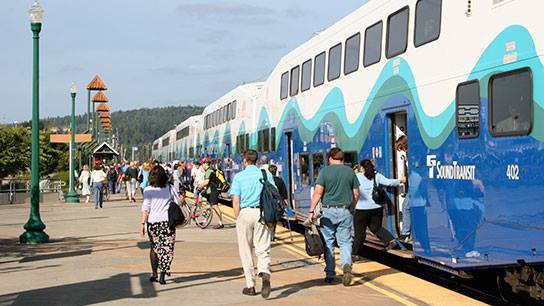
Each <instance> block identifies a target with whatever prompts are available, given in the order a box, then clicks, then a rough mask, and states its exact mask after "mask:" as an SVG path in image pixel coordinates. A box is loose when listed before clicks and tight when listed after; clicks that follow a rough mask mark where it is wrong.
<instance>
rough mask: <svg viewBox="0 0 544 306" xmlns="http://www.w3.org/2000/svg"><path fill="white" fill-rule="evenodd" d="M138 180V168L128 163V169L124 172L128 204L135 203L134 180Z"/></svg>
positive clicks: (134, 163) (133, 163) (132, 163)
mask: <svg viewBox="0 0 544 306" xmlns="http://www.w3.org/2000/svg"><path fill="white" fill-rule="evenodd" d="M137 179H138V168H136V162H130V167H129V168H128V169H127V170H126V171H125V181H126V184H127V194H128V198H129V201H130V202H134V203H136V180H137Z"/></svg>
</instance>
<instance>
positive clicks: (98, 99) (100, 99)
mask: <svg viewBox="0 0 544 306" xmlns="http://www.w3.org/2000/svg"><path fill="white" fill-rule="evenodd" d="M93 102H104V103H107V102H110V99H108V97H106V95H105V94H104V92H103V91H99V92H97V93H96V94H95V95H94V97H93Z"/></svg>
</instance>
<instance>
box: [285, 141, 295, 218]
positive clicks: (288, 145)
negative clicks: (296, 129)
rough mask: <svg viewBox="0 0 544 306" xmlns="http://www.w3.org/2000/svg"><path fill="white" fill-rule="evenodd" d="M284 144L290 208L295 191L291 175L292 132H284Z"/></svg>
mask: <svg viewBox="0 0 544 306" xmlns="http://www.w3.org/2000/svg"><path fill="white" fill-rule="evenodd" d="M285 144H286V148H287V150H286V155H287V156H286V158H285V160H286V165H285V166H286V168H287V169H286V171H285V174H284V177H285V175H286V176H287V197H288V201H289V205H291V208H293V209H295V201H294V199H293V194H294V192H295V189H294V182H293V180H294V177H293V133H292V132H287V133H285Z"/></svg>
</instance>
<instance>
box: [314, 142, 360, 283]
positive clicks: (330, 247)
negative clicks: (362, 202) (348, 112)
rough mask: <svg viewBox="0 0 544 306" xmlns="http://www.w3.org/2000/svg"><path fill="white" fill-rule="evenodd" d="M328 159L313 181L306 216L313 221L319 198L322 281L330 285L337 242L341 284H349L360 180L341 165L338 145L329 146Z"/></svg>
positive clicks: (341, 154) (341, 153)
mask: <svg viewBox="0 0 544 306" xmlns="http://www.w3.org/2000/svg"><path fill="white" fill-rule="evenodd" d="M328 158H329V166H328V167H325V168H323V170H321V171H320V172H319V176H318V177H317V181H316V183H315V190H314V194H313V196H312V201H311V204H310V211H309V212H308V219H309V220H310V221H312V222H313V219H314V217H315V209H316V207H317V204H318V203H319V202H320V201H321V203H322V204H321V207H322V209H323V213H322V215H321V219H320V222H321V228H320V231H321V234H322V235H323V238H324V240H325V262H326V267H325V282H326V283H327V284H331V283H332V282H333V280H334V277H335V275H336V261H335V259H334V246H335V245H336V244H338V246H339V247H340V264H341V267H342V272H343V273H344V275H343V276H342V283H343V284H344V286H349V285H350V284H351V278H352V275H351V264H352V260H351V251H352V250H351V249H352V244H353V238H352V236H351V229H352V227H353V216H352V211H353V210H354V209H355V205H356V204H357V201H358V200H359V180H358V179H357V176H355V173H354V172H353V170H352V169H351V168H350V167H347V166H345V165H344V164H343V162H344V152H343V151H342V150H341V149H340V148H332V149H331V150H330V151H329V154H328Z"/></svg>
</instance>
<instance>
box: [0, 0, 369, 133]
mask: <svg viewBox="0 0 544 306" xmlns="http://www.w3.org/2000/svg"><path fill="white" fill-rule="evenodd" d="M365 2H366V0H342V1H330V0H317V1H315V0H314V1H312V0H302V1H292V0H270V1H268V0H267V1H247V0H232V1H231V0H225V1H222V0H190V1H188V0H178V1H175V0H153V1H149V0H130V1H129V0H115V1H112V0H94V1H82V0H42V1H40V4H41V5H42V6H43V8H44V9H45V20H44V24H43V29H42V32H41V40H40V43H41V57H40V60H41V66H40V68H41V72H40V73H41V81H40V85H41V94H40V99H41V101H40V117H41V118H45V117H51V116H61V115H66V114H69V112H70V108H69V107H70V104H69V103H70V96H69V88H70V84H71V83H72V82H75V83H76V85H77V86H78V87H79V95H78V100H77V106H76V109H77V110H76V112H77V113H78V114H80V113H83V112H85V111H86V103H87V102H86V101H87V97H86V91H85V90H84V89H85V87H86V85H87V84H88V83H89V81H90V80H91V79H92V77H93V76H94V75H95V74H99V75H100V76H101V77H102V79H103V80H104V82H105V83H106V85H107V86H108V88H109V90H108V91H107V92H106V95H107V96H108V97H109V98H110V104H109V106H110V108H111V109H112V111H115V110H127V109H135V108H142V107H157V106H168V105H187V104H196V105H206V104H208V103H209V102H211V101H213V100H215V99H217V98H218V97H220V96H221V95H223V94H224V93H226V92H227V91H229V90H230V89H232V88H233V87H235V86H236V85H238V84H241V83H244V82H251V81H258V80H264V79H266V76H267V75H268V74H269V73H270V72H271V71H272V69H273V68H274V66H275V64H276V63H277V61H278V60H279V59H280V58H281V57H282V56H283V55H284V54H286V53H288V52H289V51H290V50H292V49H294V48H295V47H297V46H298V45H300V44H301V43H302V42H304V41H306V40H308V39H309V38H310V37H311V36H312V35H313V33H315V32H318V31H321V30H323V29H325V28H327V27H328V26H330V25H332V24H334V23H335V22H336V21H338V20H340V19H341V18H342V17H344V16H346V15H348V14H349V13H351V12H353V11H354V10H356V9H357V8H359V7H360V6H361V5H363V4H364V3H365ZM31 4H32V1H31V0H2V1H1V2H0V41H2V42H3V43H2V45H1V46H0V50H1V51H0V54H1V56H0V91H1V97H2V98H0V106H1V111H0V122H3V123H11V122H13V121H23V120H29V119H30V117H31V80H32V62H31V59H32V58H31V56H32V39H31V35H32V34H31V32H30V26H29V23H28V18H27V16H26V15H27V10H28V8H29V7H30V5H31Z"/></svg>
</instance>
